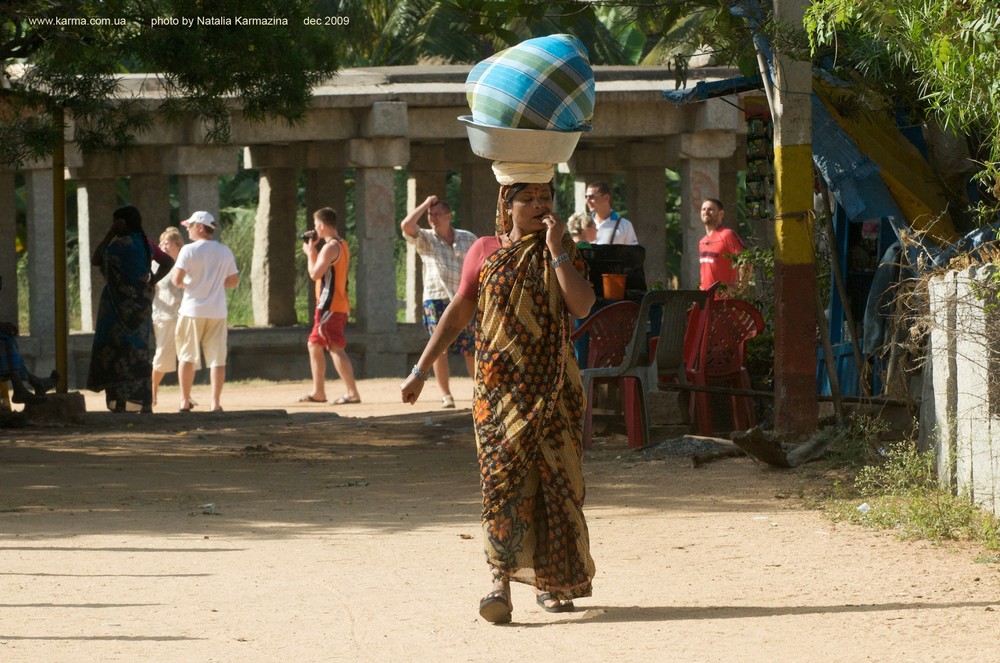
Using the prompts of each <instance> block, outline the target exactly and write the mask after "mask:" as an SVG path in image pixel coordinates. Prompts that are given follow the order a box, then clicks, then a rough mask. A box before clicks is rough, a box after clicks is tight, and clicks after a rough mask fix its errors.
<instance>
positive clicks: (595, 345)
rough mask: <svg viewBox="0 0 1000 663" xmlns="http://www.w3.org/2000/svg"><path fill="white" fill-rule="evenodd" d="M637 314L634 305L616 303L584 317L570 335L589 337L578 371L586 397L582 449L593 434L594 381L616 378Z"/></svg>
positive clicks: (573, 336)
mask: <svg viewBox="0 0 1000 663" xmlns="http://www.w3.org/2000/svg"><path fill="white" fill-rule="evenodd" d="M638 317H639V305H638V304H636V303H635V302H629V301H625V302H616V303H614V304H611V305H610V306H606V307H604V308H602V309H600V310H599V311H597V312H596V313H594V314H593V315H591V316H590V317H589V318H587V319H586V320H585V321H584V323H583V324H582V325H580V327H579V328H578V329H577V330H576V331H574V332H573V335H572V336H571V337H570V338H571V339H572V340H573V341H575V340H577V339H578V338H580V337H581V336H583V335H585V334H586V335H587V336H588V337H589V339H590V340H589V344H588V349H587V366H586V368H584V370H583V371H582V372H581V377H582V378H583V393H584V395H585V396H586V398H587V402H586V412H585V413H584V417H583V446H584V447H586V448H590V441H591V436H592V434H593V416H594V384H595V383H596V384H599V383H609V382H617V381H618V379H619V376H618V374H617V372H618V370H620V367H621V366H622V363H623V360H624V359H625V350H626V348H627V347H628V344H629V341H631V340H632V335H633V331H634V330H635V326H636V324H635V323H636V320H637V319H638Z"/></svg>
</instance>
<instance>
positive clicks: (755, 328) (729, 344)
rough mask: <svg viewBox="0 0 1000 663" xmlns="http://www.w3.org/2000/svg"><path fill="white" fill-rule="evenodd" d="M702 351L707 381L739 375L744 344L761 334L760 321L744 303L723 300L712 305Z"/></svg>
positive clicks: (755, 312) (744, 357) (762, 321)
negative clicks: (704, 345)
mask: <svg viewBox="0 0 1000 663" xmlns="http://www.w3.org/2000/svg"><path fill="white" fill-rule="evenodd" d="M712 309H713V310H712V315H711V316H709V328H708V333H707V336H706V347H705V352H704V353H703V355H702V356H703V358H704V373H705V376H706V378H708V379H710V380H711V379H719V378H725V377H731V376H734V375H739V374H740V373H741V372H742V371H744V370H745V369H746V343H747V341H749V340H750V339H752V338H753V337H755V336H757V335H758V334H760V333H761V332H763V331H764V318H763V317H762V316H761V314H760V312H759V311H758V310H757V309H756V308H754V307H753V305H752V304H749V303H747V302H745V301H742V300H738V299H723V300H719V301H716V302H714V304H713V306H712Z"/></svg>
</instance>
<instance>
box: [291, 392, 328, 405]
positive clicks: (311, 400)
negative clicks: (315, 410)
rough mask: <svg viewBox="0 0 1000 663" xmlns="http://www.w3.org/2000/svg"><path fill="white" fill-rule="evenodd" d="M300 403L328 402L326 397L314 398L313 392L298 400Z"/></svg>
mask: <svg viewBox="0 0 1000 663" xmlns="http://www.w3.org/2000/svg"><path fill="white" fill-rule="evenodd" d="M298 402H299V403H326V399H325V398H313V397H312V394H306V395H305V396H303V397H302V398H300V399H299V400H298Z"/></svg>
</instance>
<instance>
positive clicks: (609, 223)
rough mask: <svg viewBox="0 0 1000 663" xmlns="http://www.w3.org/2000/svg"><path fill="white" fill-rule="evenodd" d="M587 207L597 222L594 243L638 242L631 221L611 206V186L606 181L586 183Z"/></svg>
mask: <svg viewBox="0 0 1000 663" xmlns="http://www.w3.org/2000/svg"><path fill="white" fill-rule="evenodd" d="M587 209H588V210H590V214H591V216H593V218H594V223H596V224H597V239H595V240H594V242H593V243H594V244H638V243H639V239H638V238H637V237H636V236H635V230H634V229H633V228H632V223H631V222H630V221H629V220H628V219H626V218H625V217H624V216H619V215H618V212H616V211H614V210H613V209H612V208H611V187H610V186H608V184H607V182H593V183H591V184H588V185H587Z"/></svg>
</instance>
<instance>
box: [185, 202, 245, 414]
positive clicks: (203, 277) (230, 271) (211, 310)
mask: <svg viewBox="0 0 1000 663" xmlns="http://www.w3.org/2000/svg"><path fill="white" fill-rule="evenodd" d="M181 225H182V226H184V227H185V228H187V232H188V237H189V238H190V239H191V244H186V245H185V246H183V247H182V248H181V250H180V253H178V254H177V261H176V262H175V263H174V270H173V271H172V272H171V276H170V280H171V281H172V282H173V284H174V285H175V286H177V287H178V288H181V289H182V290H184V296H183V297H182V298H181V306H180V308H179V309H178V311H177V327H176V331H175V332H174V334H175V341H176V345H177V382H178V383H179V384H180V387H181V412H190V411H191V408H192V407H194V403H192V402H191V385H193V384H194V372H195V366H196V365H200V364H201V355H202V354H204V355H205V363H206V364H208V367H209V381H210V382H211V385H212V404H211V411H212V412H222V406H221V405H219V400H220V399H221V398H222V385H223V383H224V382H225V380H226V352H227V345H226V341H227V334H228V331H229V330H228V327H227V323H226V318H227V317H228V315H229V308H228V306H227V303H226V288H235V287H236V286H237V285H239V282H240V274H239V270H238V269H237V268H236V258H234V257H233V252H232V251H230V250H229V247H227V246H224V245H223V244H222V242H219V241H216V239H215V217H214V216H212V215H211V214H209V213H208V212H195V213H194V214H192V215H191V218H189V219H187V220H185V221H181Z"/></svg>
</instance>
